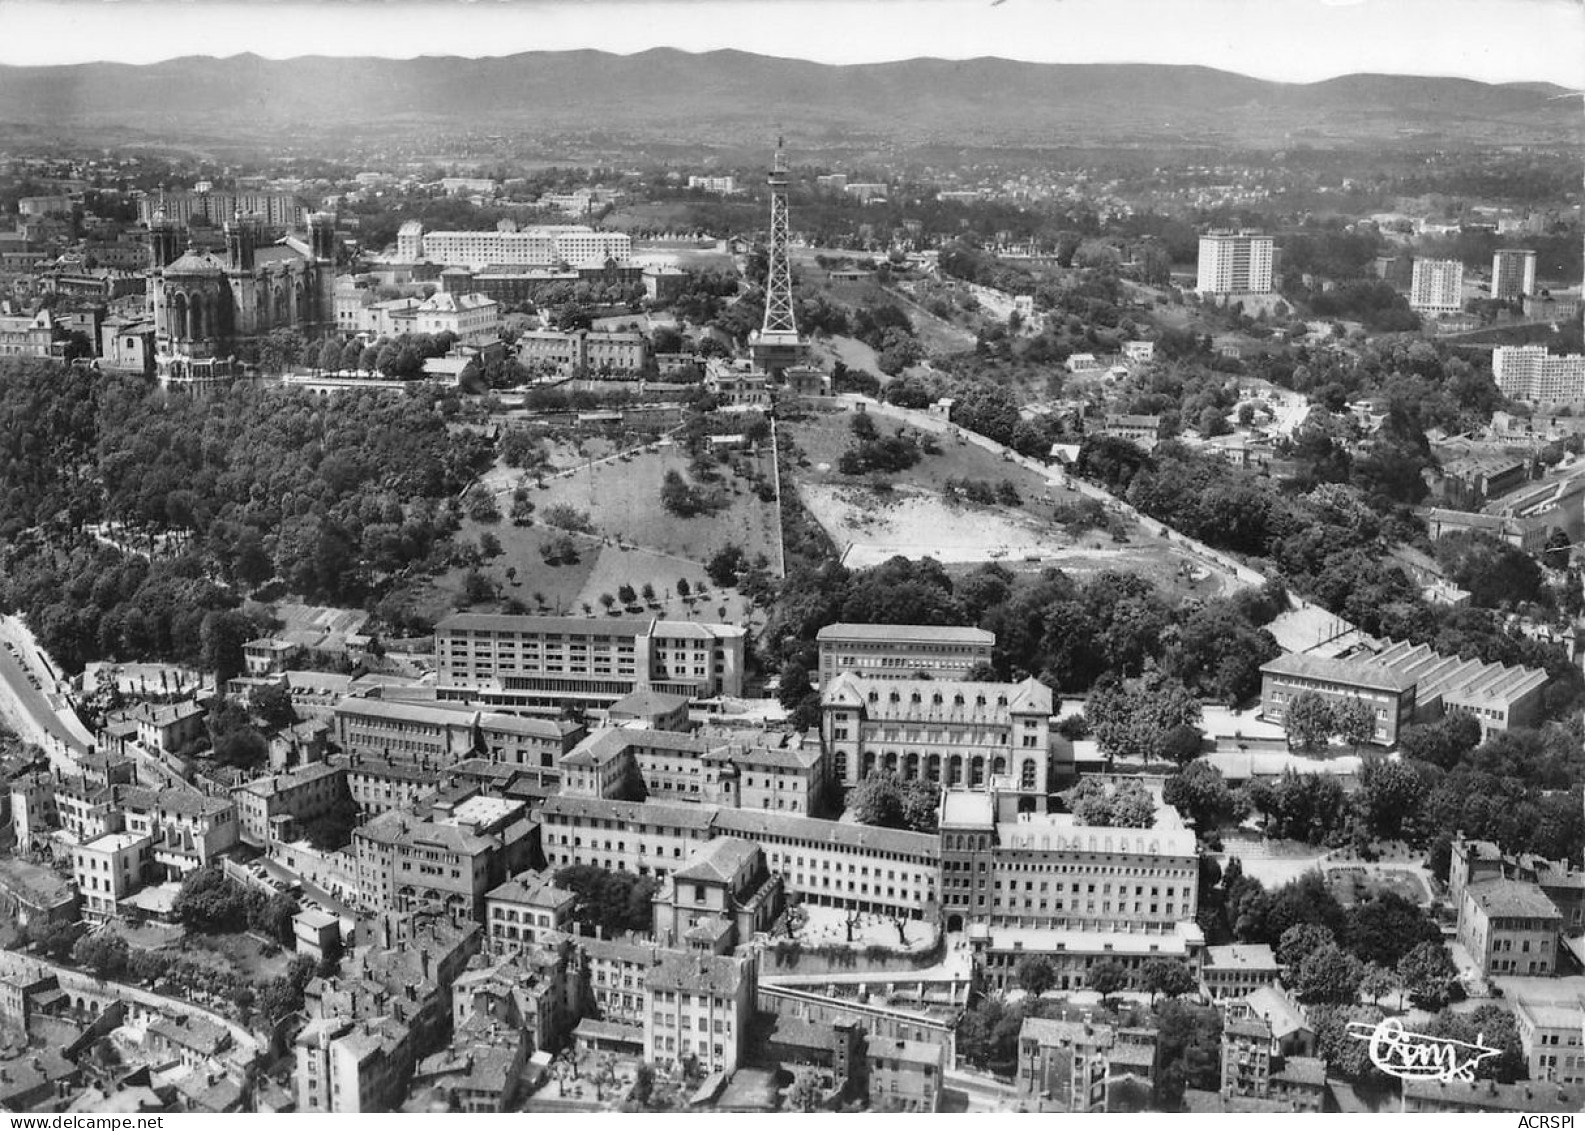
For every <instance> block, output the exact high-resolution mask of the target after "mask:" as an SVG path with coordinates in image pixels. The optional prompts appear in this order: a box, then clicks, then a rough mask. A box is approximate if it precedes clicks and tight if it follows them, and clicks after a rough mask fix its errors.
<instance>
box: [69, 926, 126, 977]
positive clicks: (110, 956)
mask: <svg viewBox="0 0 1585 1131" xmlns="http://www.w3.org/2000/svg"><path fill="white" fill-rule="evenodd" d="M129 954H130V948H129V947H128V946H127V940H126V939H124V938H122V937H121V936H120V935H118V934H116V933H115V932H114V931H111V930H103V931H100V932H99V933H98V934H93V935H84V936H83V937H82V938H80V939H78V940H77V942H76V944H75V945H74V946H73V947H72V960H73V961H75V962H76V963H77V964H78V965H80V966H86V967H88V968H89V969H90V970H92V971H93V972H94V976H95V977H97V978H102V979H114V978H120V977H121V976H122V975H123V974H125V973H126V970H127V959H128V957H129Z"/></svg>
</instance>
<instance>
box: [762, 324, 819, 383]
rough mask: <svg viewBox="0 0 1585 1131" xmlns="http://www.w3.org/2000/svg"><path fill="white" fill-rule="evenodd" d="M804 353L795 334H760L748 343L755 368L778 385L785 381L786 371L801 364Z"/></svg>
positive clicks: (801, 342) (800, 342)
mask: <svg viewBox="0 0 1585 1131" xmlns="http://www.w3.org/2000/svg"><path fill="white" fill-rule="evenodd" d="M805 352H806V351H805V348H804V343H803V341H802V339H800V338H799V336H798V335H797V334H796V333H792V334H786V333H776V332H774V331H772V332H769V333H765V332H761V333H758V334H755V335H754V336H753V338H752V339H751V340H750V342H749V354H750V356H752V357H753V359H754V364H755V366H757V367H758V368H760V369H763V370H764V371H765V374H766V376H768V377H769V378H770V379H771V381H772V382H774V383H775V384H778V385H779V384H781V383H782V382H783V381H784V380H785V377H784V374H785V373H786V372H787V370H789V369H791V368H793V367H794V366H796V365H801V364H802V363H803V360H804V354H805Z"/></svg>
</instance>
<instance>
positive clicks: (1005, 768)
mask: <svg viewBox="0 0 1585 1131" xmlns="http://www.w3.org/2000/svg"><path fill="white" fill-rule="evenodd" d="M820 715H821V721H820V733H821V737H822V738H823V739H824V740H825V748H826V751H827V753H828V755H829V756H830V757H831V758H832V759H834V765H833V767H832V772H833V773H834V775H835V777H836V779H837V780H838V781H839V782H841V783H842V784H843V785H847V786H854V785H857V784H858V783H859V782H861V781H862V780H864V778H865V777H867V776H869V775H870V774H871V773H875V772H881V773H888V774H897V775H900V776H901V777H902V778H903V779H904V780H905V781H930V782H939V783H941V784H942V785H944V786H946V787H947V788H949V789H952V788H965V787H966V788H970V789H986V788H989V786H990V783H991V780H992V779H993V778H1002V777H1006V776H1007V775H1012V777H1013V779H1014V780H1015V781H1016V782H1017V784H1018V786H1019V788H1020V789H1023V790H1025V791H1026V792H1040V793H1044V791H1045V786H1046V767H1047V762H1048V751H1049V749H1050V745H1051V689H1050V688H1049V687H1047V686H1046V685H1045V684H1043V683H1041V682H1040V681H1039V680H1036V679H1026V680H1024V681H1023V682H1022V683H970V682H966V681H961V680H945V679H928V678H927V679H888V678H879V679H877V678H873V677H865V676H857V675H853V674H852V673H851V672H843V673H841V674H840V675H838V676H837V677H836V678H835V679H833V680H832V681H831V682H830V683H828V684H826V686H825V690H823V691H822V692H821V693H820Z"/></svg>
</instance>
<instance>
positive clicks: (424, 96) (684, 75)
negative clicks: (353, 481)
mask: <svg viewBox="0 0 1585 1131" xmlns="http://www.w3.org/2000/svg"><path fill="white" fill-rule="evenodd" d="M1558 93H1561V92H1560V91H1559V90H1558V89H1555V88H1551V87H1547V86H1544V85H1540V84H1534V83H1527V84H1509V85H1502V86H1494V85H1488V84H1483V83H1478V82H1471V81H1468V80H1463V79H1448V78H1416V77H1406V76H1388V75H1351V76H1347V77H1344V78H1337V79H1331V80H1328V81H1326V82H1320V83H1312V84H1302V85H1301V84H1284V83H1274V82H1267V81H1263V80H1258V79H1252V78H1247V77H1244V76H1240V75H1234V74H1228V73H1225V72H1221V71H1216V70H1211V69H1208V68H1203V67H1170V66H1155V65H1125V64H1095V65H1066V64H1036V63H1016V62H1009V61H1007V60H1002V59H973V60H967V61H963V62H951V61H945V60H939V59H915V60H909V61H905V62H897V63H883V64H868V65H862V66H845V67H838V66H827V65H823V64H817V63H808V62H802V61H797V60H789V59H772V58H766V57H763V56H756V55H750V54H746V53H743V52H737V51H716V52H711V53H708V54H702V55H691V54H687V53H685V52H681V51H676V50H671V49H662V50H652V51H647V52H644V53H642V54H638V55H632V56H619V55H611V54H605V53H602V52H594V51H574V52H556V53H531V54H521V55H513V56H507V57H503V58H495V59H478V60H473V59H461V58H454V57H445V58H421V59H412V60H387V59H330V58H313V57H310V58H299V59H291V60H285V61H278V62H277V61H270V60H265V59H261V58H259V57H257V56H254V55H239V56H235V57H232V58H229V59H216V58H208V57H203V58H199V57H190V58H183V59H176V60H171V61H168V62H164V63H158V64H153V65H148V66H128V65H124V64H83V65H76V66H59V67H0V125H4V126H9V127H11V128H12V129H13V130H15V129H18V128H22V127H26V126H32V127H33V128H37V127H38V124H39V123H43V122H47V123H52V124H55V125H58V126H61V127H72V128H85V129H96V128H107V127H126V128H132V129H136V130H138V131H139V132H146V133H149V134H153V135H158V136H164V137H166V138H174V137H208V138H223V137H225V136H227V135H228V134H231V133H232V132H233V131H237V130H242V129H245V130H246V131H247V132H248V134H250V135H252V136H259V135H267V134H271V133H276V134H280V133H288V132H291V133H299V134H300V131H302V130H303V129H304V128H305V127H307V128H309V129H314V130H318V131H348V130H350V131H357V132H363V133H390V134H394V133H401V132H404V131H408V132H412V131H423V130H433V129H435V128H450V129H458V130H467V131H473V132H478V133H519V132H521V133H525V134H539V135H544V134H549V133H555V132H560V131H569V132H570V131H577V132H581V133H584V134H591V133H597V134H599V135H603V136H605V137H608V138H610V139H611V140H613V141H623V140H625V141H632V140H641V139H642V140H654V141H666V142H705V143H708V144H712V145H716V146H732V145H736V144H745V143H749V144H754V145H756V146H760V145H763V139H764V137H765V136H766V135H767V134H770V133H774V132H777V131H778V130H780V131H784V132H785V133H786V134H787V136H788V139H789V141H790V142H792V143H793V144H795V145H800V146H802V147H805V148H815V147H818V146H820V145H822V144H830V143H835V142H839V141H863V142H866V143H868V144H871V145H887V144H892V145H906V146H922V145H942V144H947V145H950V144H962V143H965V142H967V141H971V140H972V142H973V143H974V144H976V145H980V146H986V145H1057V144H1084V143H1089V142H1097V141H1104V142H1107V143H1110V144H1116V143H1119V142H1157V143H1160V142H1202V141H1203V142H1212V143H1221V144H1249V145H1273V146H1281V145H1283V144H1287V143H1290V142H1294V141H1301V140H1302V141H1307V142H1310V143H1312V144H1328V143H1332V142H1343V141H1364V140H1386V139H1404V138H1414V139H1417V140H1423V141H1427V142H1432V141H1434V142H1436V143H1438V144H1444V145H1456V144H1461V143H1466V142H1477V141H1500V142H1509V143H1514V142H1526V141H1532V142H1537V143H1549V144H1559V145H1561V144H1569V143H1571V140H1572V139H1576V138H1579V137H1580V136H1581V133H1582V130H1581V126H1582V119H1581V115H1580V113H1579V106H1578V103H1577V102H1575V101H1574V100H1572V99H1555V98H1553V95H1555V94H1558ZM46 128H47V127H46Z"/></svg>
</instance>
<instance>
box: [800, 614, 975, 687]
mask: <svg viewBox="0 0 1585 1131" xmlns="http://www.w3.org/2000/svg"><path fill="white" fill-rule="evenodd" d="M815 639H816V641H817V642H818V643H819V645H820V673H819V680H820V686H821V687H824V686H825V685H826V684H827V683H829V682H831V680H833V679H835V678H836V676H837V674H838V673H840V672H852V673H854V674H855V675H860V676H866V677H868V678H871V679H919V678H921V677H928V678H930V679H964V678H966V677H967V676H968V674H969V672H970V671H972V670H973V669H974V668H975V667H976V666H977V665H979V664H988V663H990V661H991V649H992V648H994V647H995V646H996V634H995V633H994V632H987V631H985V630H984V629H983V628H958V627H947V626H942V625H931V624H828V625H826V626H825V627H824V628H822V629H821V630H820V633H819V635H818V636H816V638H815Z"/></svg>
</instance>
